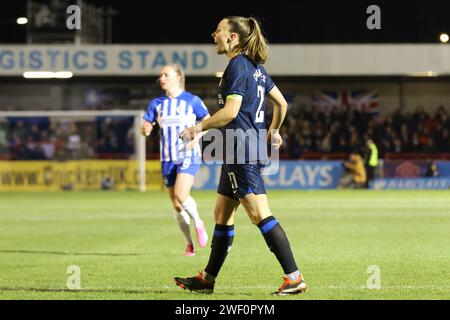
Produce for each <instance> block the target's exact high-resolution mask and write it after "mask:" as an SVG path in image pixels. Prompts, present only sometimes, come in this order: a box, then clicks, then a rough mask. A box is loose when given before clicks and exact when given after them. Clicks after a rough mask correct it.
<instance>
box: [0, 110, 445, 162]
mask: <svg viewBox="0 0 450 320" xmlns="http://www.w3.org/2000/svg"><path fill="white" fill-rule="evenodd" d="M270 110H271V108H267V112H266V119H267V121H268V122H269V121H270V119H271V114H270ZM133 121H134V119H133V118H132V117H98V118H96V119H89V121H87V120H83V119H76V120H74V119H71V118H65V119H53V118H36V119H35V118H28V119H25V118H21V119H8V120H7V121H3V122H1V121H0V158H2V159H12V160H29V159H30V160H31V159H33V160H38V159H55V160H67V159H95V158H128V157H131V156H133V154H134V148H135V147H134V144H135V139H134V137H133ZM449 132H450V118H449V115H448V112H447V111H446V109H445V108H444V107H439V108H438V109H437V111H436V112H434V113H433V114H431V113H428V112H426V110H425V108H423V107H418V108H417V109H416V110H415V111H414V112H403V111H402V110H396V111H395V112H393V113H392V114H389V115H376V114H369V113H367V112H363V111H358V110H351V109H350V110H346V111H337V110H335V111H331V112H322V111H320V109H318V108H313V107H309V108H306V107H295V106H290V107H289V112H288V114H287V117H286V120H285V123H284V125H283V126H282V128H281V134H282V136H283V138H284V144H283V146H282V149H281V150H280V152H281V154H282V155H284V157H285V158H291V159H298V158H301V157H302V156H305V155H307V154H308V153H342V154H344V153H345V154H349V153H350V152H352V151H355V150H361V148H362V147H363V144H364V141H365V139H366V138H367V137H372V139H373V140H374V142H375V144H376V145H377V146H378V149H379V151H380V157H381V158H383V157H384V155H385V154H386V153H388V152H389V153H417V152H421V153H450V137H449ZM158 152H159V141H158V130H153V132H152V136H151V137H150V138H149V139H147V153H148V154H150V155H153V156H157V154H158Z"/></svg>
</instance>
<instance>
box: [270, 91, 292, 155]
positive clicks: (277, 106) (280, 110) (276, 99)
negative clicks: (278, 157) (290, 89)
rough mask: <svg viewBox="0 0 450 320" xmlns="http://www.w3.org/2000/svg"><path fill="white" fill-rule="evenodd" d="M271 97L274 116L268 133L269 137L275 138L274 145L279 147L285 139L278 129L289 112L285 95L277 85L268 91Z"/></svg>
mask: <svg viewBox="0 0 450 320" xmlns="http://www.w3.org/2000/svg"><path fill="white" fill-rule="evenodd" d="M267 94H268V97H269V99H270V100H271V101H272V103H273V116H272V123H271V124H270V127H269V132H268V134H267V138H268V139H269V141H270V139H271V138H273V145H274V147H275V148H279V147H280V146H281V144H282V143H283V139H282V138H281V136H280V134H279V132H278V130H279V129H280V127H281V125H282V124H283V121H284V118H285V117H286V112H287V106H288V104H287V102H286V99H285V98H284V97H283V94H282V93H281V92H280V90H279V89H278V88H277V86H273V88H272V89H271V90H270V91H269V92H268V93H267Z"/></svg>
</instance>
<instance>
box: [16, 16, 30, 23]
mask: <svg viewBox="0 0 450 320" xmlns="http://www.w3.org/2000/svg"><path fill="white" fill-rule="evenodd" d="M16 22H17V24H27V23H28V19H27V18H25V17H20V18H17V20H16Z"/></svg>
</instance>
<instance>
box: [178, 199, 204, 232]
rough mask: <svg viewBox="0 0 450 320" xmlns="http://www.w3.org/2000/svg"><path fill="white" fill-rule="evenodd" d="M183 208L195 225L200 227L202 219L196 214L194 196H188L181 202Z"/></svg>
mask: <svg viewBox="0 0 450 320" xmlns="http://www.w3.org/2000/svg"><path fill="white" fill-rule="evenodd" d="M182 206H183V209H184V210H185V211H186V212H187V213H188V214H189V215H190V216H191V218H192V219H193V220H194V223H195V226H196V227H200V226H201V225H202V224H203V221H202V220H201V219H200V216H199V214H198V210H197V203H196V202H195V200H194V198H192V197H191V196H188V197H187V199H186V201H184V203H183V204H182Z"/></svg>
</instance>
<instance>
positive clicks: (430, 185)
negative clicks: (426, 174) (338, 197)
mask: <svg viewBox="0 0 450 320" xmlns="http://www.w3.org/2000/svg"><path fill="white" fill-rule="evenodd" d="M371 188H372V189H376V190H396V189H397V190H404V189H418V190H427V189H428V190H448V189H450V178H448V177H442V178H437V177H436V178H411V179H398V178H389V179H375V181H374V182H373V184H371Z"/></svg>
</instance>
